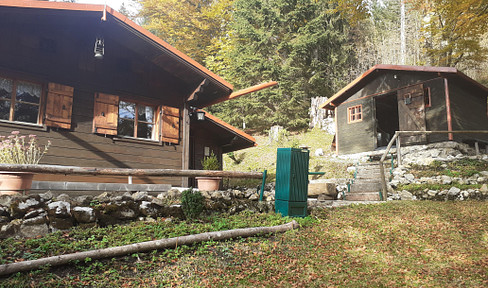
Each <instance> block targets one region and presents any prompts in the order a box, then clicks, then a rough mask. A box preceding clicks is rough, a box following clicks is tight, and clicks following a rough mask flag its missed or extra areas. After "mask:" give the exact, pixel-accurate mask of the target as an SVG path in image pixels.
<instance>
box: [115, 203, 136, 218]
mask: <svg viewBox="0 0 488 288" xmlns="http://www.w3.org/2000/svg"><path fill="white" fill-rule="evenodd" d="M113 216H114V217H115V218H117V219H119V220H133V219H136V218H137V216H138V215H137V212H136V211H135V210H134V209H132V208H131V207H129V206H126V205H122V206H119V208H118V209H117V211H115V213H113Z"/></svg>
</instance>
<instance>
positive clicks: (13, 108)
mask: <svg viewBox="0 0 488 288" xmlns="http://www.w3.org/2000/svg"><path fill="white" fill-rule="evenodd" d="M41 95H42V85H40V84H37V83H31V82H27V81H20V80H13V79H8V78H3V77H0V119H2V120H8V121H18V122H27V123H34V124H37V123H38V119H39V107H40V102H41Z"/></svg>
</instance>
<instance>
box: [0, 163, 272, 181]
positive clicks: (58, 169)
mask: <svg viewBox="0 0 488 288" xmlns="http://www.w3.org/2000/svg"><path fill="white" fill-rule="evenodd" d="M0 171H11V172H32V173H45V174H64V175H93V176H96V175H112V176H178V177H180V176H184V177H229V178H255V179H261V178H263V173H262V172H238V171H214V170H177V169H129V168H96V167H77V166H61V165H33V164H0Z"/></svg>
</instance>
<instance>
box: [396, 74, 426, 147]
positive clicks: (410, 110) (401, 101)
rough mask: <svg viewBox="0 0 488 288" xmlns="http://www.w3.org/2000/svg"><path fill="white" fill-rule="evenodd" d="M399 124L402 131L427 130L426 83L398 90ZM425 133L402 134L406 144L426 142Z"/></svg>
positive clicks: (402, 139) (403, 141) (402, 140)
mask: <svg viewBox="0 0 488 288" xmlns="http://www.w3.org/2000/svg"><path fill="white" fill-rule="evenodd" d="M397 100H398V122H399V123H398V124H399V128H400V131H425V130H426V126H425V100H424V85H423V84H419V85H415V86H410V87H407V88H403V89H400V90H398V94H397ZM426 141H427V138H426V136H425V135H415V136H402V137H401V142H402V143H405V144H416V143H425V142H426Z"/></svg>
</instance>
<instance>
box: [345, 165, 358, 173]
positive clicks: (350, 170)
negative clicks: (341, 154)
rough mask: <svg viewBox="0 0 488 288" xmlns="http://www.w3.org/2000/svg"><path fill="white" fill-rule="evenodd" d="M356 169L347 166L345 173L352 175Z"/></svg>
mask: <svg viewBox="0 0 488 288" xmlns="http://www.w3.org/2000/svg"><path fill="white" fill-rule="evenodd" d="M356 170H357V168H356V167H355V166H349V167H347V173H351V174H352V173H354V172H356Z"/></svg>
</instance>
